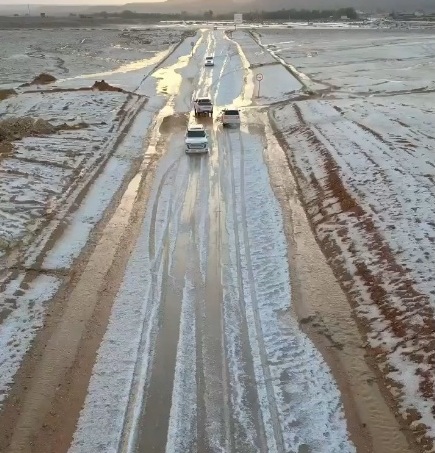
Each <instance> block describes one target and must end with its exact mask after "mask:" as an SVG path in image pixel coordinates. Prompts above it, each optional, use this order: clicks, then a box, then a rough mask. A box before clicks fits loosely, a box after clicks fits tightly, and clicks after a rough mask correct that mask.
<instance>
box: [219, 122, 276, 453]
mask: <svg viewBox="0 0 435 453" xmlns="http://www.w3.org/2000/svg"><path fill="white" fill-rule="evenodd" d="M230 135H231V131H230V130H229V129H224V130H223V146H222V148H223V150H224V156H225V160H226V167H227V168H228V180H229V189H228V193H227V197H228V198H229V200H228V209H231V211H232V216H233V222H234V225H233V233H234V240H235V261H236V262H235V263H234V265H235V266H236V270H235V273H236V275H237V277H236V279H237V282H236V284H237V291H238V293H237V303H238V308H239V311H240V319H239V320H238V321H239V322H240V331H241V332H240V341H241V352H240V354H241V357H239V360H241V361H242V365H243V366H244V368H245V373H246V374H245V376H244V382H242V385H243V388H244V391H245V393H246V400H247V404H249V406H250V407H249V408H245V410H248V409H250V411H251V412H252V414H250V415H249V414H248V417H250V419H251V421H252V423H253V425H254V430H255V433H256V439H254V440H253V441H254V443H255V444H256V445H257V446H258V448H259V449H260V451H271V450H269V448H268V442H267V438H266V437H267V436H266V433H265V427H264V419H263V415H264V414H263V412H262V408H261V403H260V396H259V395H258V391H257V377H256V373H255V368H254V358H253V355H254V351H253V349H252V345H251V338H250V333H249V326H248V319H247V314H246V307H245V301H244V294H245V283H244V281H243V273H242V256H241V251H240V250H241V238H240V233H239V230H238V225H239V223H240V222H239V216H238V214H237V194H236V182H235V174H234V159H233V154H234V152H235V151H234V148H233V146H232V142H231V138H230ZM241 399H242V400H243V397H241ZM245 429H247V428H246V426H245ZM246 438H247V439H249V433H248V432H246ZM234 451H237V452H238V450H234ZM248 451H249V450H248ZM251 451H252V450H251ZM272 451H273V450H272Z"/></svg>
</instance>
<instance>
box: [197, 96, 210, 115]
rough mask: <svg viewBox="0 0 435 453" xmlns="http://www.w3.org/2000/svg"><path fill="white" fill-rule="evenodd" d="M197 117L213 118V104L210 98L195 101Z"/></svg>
mask: <svg viewBox="0 0 435 453" xmlns="http://www.w3.org/2000/svg"><path fill="white" fill-rule="evenodd" d="M193 108H194V110H195V116H200V115H207V116H213V104H212V103H211V100H210V99H209V98H197V99H195V100H194V101H193Z"/></svg>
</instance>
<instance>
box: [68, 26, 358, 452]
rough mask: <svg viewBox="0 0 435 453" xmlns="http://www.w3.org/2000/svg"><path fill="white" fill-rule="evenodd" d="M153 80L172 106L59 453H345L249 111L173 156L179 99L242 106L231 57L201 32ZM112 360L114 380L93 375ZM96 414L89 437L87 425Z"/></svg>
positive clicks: (336, 397)
mask: <svg viewBox="0 0 435 453" xmlns="http://www.w3.org/2000/svg"><path fill="white" fill-rule="evenodd" d="M206 55H214V58H215V66H214V67H213V68H206V67H204V64H203V63H204V58H205V56H206ZM156 76H157V77H159V79H160V80H159V84H158V89H159V90H160V91H161V92H166V93H168V95H169V99H170V104H171V106H172V108H173V112H169V110H165V112H166V118H165V121H164V124H165V126H164V131H163V132H164V135H163V136H161V137H160V140H161V143H160V146H165V147H166V148H167V151H166V153H165V154H164V156H163V157H162V158H161V160H160V163H159V165H158V167H157V170H156V174H155V178H154V182H153V188H152V191H151V195H150V198H149V204H148V207H147V209H146V212H145V217H144V221H143V224H142V226H141V231H140V233H139V236H138V237H137V240H136V245H135V247H134V250H133V253H132V255H131V258H130V260H129V263H128V265H127V268H126V270H125V278H124V280H123V283H122V285H121V287H120V289H119V292H118V294H117V297H116V300H115V302H114V308H113V311H112V317H111V322H110V323H109V327H108V330H107V332H106V335H105V338H104V340H103V345H102V348H101V349H100V353H99V360H97V364H96V368H95V370H94V375H93V377H92V379H91V384H90V388H89V394H88V398H87V400H86V402H85V406H84V410H83V411H82V414H81V418H80V420H79V424H78V430H77V432H76V435H75V440H74V442H73V445H72V447H71V452H91V451H95V449H97V445H98V448H99V450H100V451H112V450H113V448H116V449H117V451H125V452H165V451H166V452H171V453H172V452H173V453H175V452H180V453H185V452H193V451H198V452H218V451H225V452H238V453H250V452H259V451H262V452H263V451H264V452H279V453H281V452H288V451H295V452H298V451H311V452H321V451H324V452H327V451H331V452H332V451H340V452H353V451H355V449H354V446H353V445H352V443H351V442H350V441H349V439H348V432H347V428H346V422H345V420H344V418H343V417H344V413H343V409H342V406H341V402H340V394H339V391H338V389H337V387H336V385H335V383H334V380H333V378H332V375H331V373H330V371H329V369H328V367H327V366H326V364H325V363H324V362H323V359H322V357H321V355H320V354H319V353H318V352H317V350H316V349H315V347H314V345H313V344H311V343H310V341H309V340H308V339H307V337H306V336H305V335H304V334H303V333H302V332H301V331H300V329H299V327H298V323H297V321H296V320H294V319H292V317H291V315H290V305H291V296H290V277H289V271H288V264H287V253H286V247H287V246H286V238H285V235H284V231H283V224H282V218H281V214H280V208H279V205H278V202H277V201H276V199H275V197H274V194H273V191H272V187H271V184H270V182H269V175H268V169H267V166H266V163H265V161H264V158H263V151H264V147H265V141H264V137H263V132H262V131H263V130H262V128H261V125H258V124H257V125H256V124H253V121H252V118H250V116H249V111H246V113H243V112H242V113H243V114H242V123H243V125H242V126H241V128H240V129H223V128H222V126H221V125H220V123H219V122H218V121H217V120H216V119H215V120H214V121H213V120H212V119H205V120H200V121H201V122H202V123H203V124H204V126H205V127H206V129H207V130H208V131H209V134H210V141H211V153H210V155H206V156H186V155H185V153H184V147H183V132H184V130H183V128H182V127H181V125H182V123H183V120H182V119H183V118H184V124H183V126H185V125H186V124H187V121H195V119H194V118H193V117H192V115H191V112H190V105H191V99H192V96H194V95H197V96H198V95H199V96H211V98H212V99H213V100H214V102H215V104H216V105H215V110H216V111H219V107H220V108H222V107H224V106H225V105H232V104H235V105H236V106H244V105H246V106H248V105H249V104H251V102H252V94H253V91H254V90H253V81H252V75H251V74H250V73H249V71H248V70H247V67H246V62H244V60H243V58H242V57H241V56H240V55H239V49H238V46H237V45H236V44H235V43H233V42H232V41H230V40H228V39H226V38H225V36H224V35H223V33H222V32H216V33H213V32H208V31H207V32H203V33H202V36H201V38H200V40H199V41H198V44H197V46H196V47H195V49H194V50H193V55H192V56H190V57H181V58H180V59H179V61H178V62H176V63H175V64H174V65H172V66H168V67H166V68H162V69H160V70H159V71H158V72H157V73H156ZM183 115H184V117H183ZM160 130H162V128H160ZM163 143H164V145H163ZM127 307H128V311H129V312H130V313H126V310H127ZM132 311H133V312H134V313H135V316H134V319H132V316H131V312H132ZM126 316H127V317H128V319H129V323H128V332H125V331H124V332H123V333H122V330H123V328H124V329H125V320H126ZM130 321H131V322H130ZM104 345H107V346H104ZM108 345H110V348H109V346H108ZM123 352H125V355H124V353H123ZM120 357H124V359H123V361H122V362H123V367H122V370H121V369H120V368H121V367H120V366H119V365H118V366H117V367H116V369H117V371H116V375H115V376H113V373H112V374H107V373H104V372H103V370H102V368H101V371H102V372H100V371H98V370H99V369H100V366H101V367H104V365H103V362H104V363H106V364H107V363H108V362H112V361H115V360H118V361H119V359H120ZM99 362H100V363H101V365H99ZM121 382H122V383H124V385H123V386H122V385H121ZM127 382H131V384H130V385H128V386H127V385H125V384H126V383H127ZM108 388H111V389H113V391H111V392H107V391H105V389H108ZM115 389H116V390H115ZM120 402H122V404H121V405H120ZM104 407H106V408H107V409H109V408H110V409H109V412H107V413H106V414H104V412H105V410H104ZM97 414H98V416H97ZM109 414H110V417H109V418H110V423H109V420H107V423H102V424H101V425H102V426H100V428H101V429H102V431H100V435H99V436H98V439H97V438H95V435H93V434H92V432H93V431H94V430H95V420H96V418H99V419H100V421H101V420H104V419H105V417H106V416H109ZM104 427H106V428H107V429H108V431H107V432H105V429H106V428H104ZM327 438H329V441H328V445H326V444H325V439H327ZM94 442H95V443H94ZM115 444H116V445H117V446H116V447H115Z"/></svg>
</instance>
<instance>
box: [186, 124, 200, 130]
mask: <svg viewBox="0 0 435 453" xmlns="http://www.w3.org/2000/svg"><path fill="white" fill-rule="evenodd" d="M187 130H188V131H203V130H204V126H203V125H202V124H192V125H190V126H188V127H187Z"/></svg>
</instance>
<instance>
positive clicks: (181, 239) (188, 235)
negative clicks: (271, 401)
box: [136, 162, 199, 452]
mask: <svg viewBox="0 0 435 453" xmlns="http://www.w3.org/2000/svg"><path fill="white" fill-rule="evenodd" d="M195 164H196V162H194V165H193V168H192V165H189V167H190V168H189V181H188V185H187V189H186V191H185V196H184V200H183V202H182V205H183V207H182V209H181V221H180V227H179V231H178V234H177V239H176V244H175V250H174V252H173V256H172V269H170V268H169V252H170V248H169V246H166V247H165V262H166V266H165V267H164V269H163V272H164V277H163V280H164V281H163V291H162V294H161V303H160V311H159V327H158V332H157V338H156V343H155V350H154V360H153V366H152V371H151V375H150V379H149V385H148V389H147V399H146V401H145V403H144V405H143V409H142V415H141V428H142V429H141V433H140V437H139V439H138V443H137V448H136V451H140V452H144V451H146V452H164V451H165V448H166V444H167V441H168V434H169V426H170V414H171V407H172V394H173V390H174V383H175V382H174V379H175V372H176V367H177V351H178V346H179V343H180V341H183V338H181V335H182V331H181V330H180V320H181V316H182V308H183V306H182V303H180V301H182V300H183V292H184V287H185V278H186V271H187V265H186V264H187V261H188V260H186V256H187V257H188V255H189V247H190V242H191V241H192V217H193V215H194V214H193V213H194V206H195V201H196V194H197V192H198V184H199V178H198V171H197V170H198V168H197V166H195ZM170 272H171V282H169V280H168V276H169V273H170Z"/></svg>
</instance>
